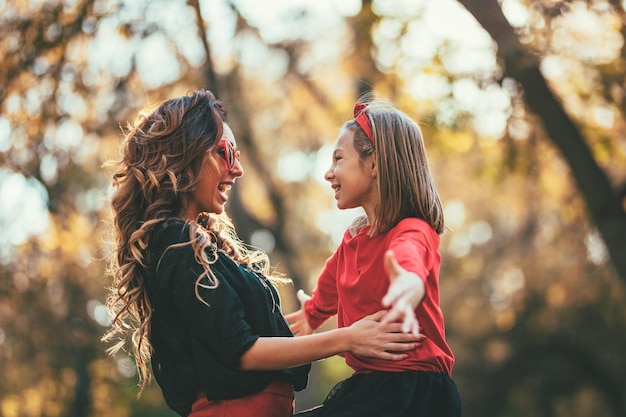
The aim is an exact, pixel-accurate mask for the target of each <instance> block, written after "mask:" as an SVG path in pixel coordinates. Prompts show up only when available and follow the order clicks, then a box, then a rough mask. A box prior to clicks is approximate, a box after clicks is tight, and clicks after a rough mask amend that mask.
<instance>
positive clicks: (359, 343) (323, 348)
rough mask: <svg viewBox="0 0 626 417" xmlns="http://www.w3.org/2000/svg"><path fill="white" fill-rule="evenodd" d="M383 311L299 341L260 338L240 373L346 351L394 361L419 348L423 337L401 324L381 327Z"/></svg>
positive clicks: (299, 363)
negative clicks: (349, 324)
mask: <svg viewBox="0 0 626 417" xmlns="http://www.w3.org/2000/svg"><path fill="white" fill-rule="evenodd" d="M384 315H385V311H379V312H378V313H375V314H372V315H370V316H367V317H364V318H363V319H361V320H359V321H357V322H355V323H354V324H352V325H351V326H350V327H344V328H340V329H335V330H329V331H326V332H322V333H317V334H312V335H307V336H300V337H260V338H259V339H258V340H257V341H256V342H255V343H254V344H253V345H252V347H251V348H250V349H248V350H247V351H246V353H244V354H243V356H242V357H241V364H240V368H241V369H244V370H272V369H284V368H291V367H294V366H299V365H303V364H306V363H309V362H313V361H317V360H319V359H324V358H327V357H329V356H333V355H336V354H340V353H343V352H347V351H350V352H352V353H354V354H355V355H359V356H363V357H374V358H379V359H387V360H392V361H398V360H402V359H405V358H406V357H407V355H406V354H405V353H402V352H406V351H409V350H413V349H415V348H417V347H418V346H419V345H420V344H421V340H423V336H415V335H411V334H406V333H402V329H401V327H402V324H401V323H383V322H382V321H381V320H382V318H383V316H384Z"/></svg>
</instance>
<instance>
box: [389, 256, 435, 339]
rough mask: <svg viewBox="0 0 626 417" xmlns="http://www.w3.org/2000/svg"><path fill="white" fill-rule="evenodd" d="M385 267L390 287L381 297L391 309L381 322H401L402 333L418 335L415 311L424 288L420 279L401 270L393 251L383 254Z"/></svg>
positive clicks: (422, 295) (411, 273)
mask: <svg viewBox="0 0 626 417" xmlns="http://www.w3.org/2000/svg"><path fill="white" fill-rule="evenodd" d="M385 267H386V268H387V272H388V273H389V280H390V281H391V285H390V286H389V290H388V291H387V294H386V295H385V296H384V297H383V305H385V306H387V307H391V309H390V310H389V314H387V315H386V316H385V318H384V319H383V322H385V323H390V322H393V321H398V320H400V321H402V331H403V332H405V333H411V334H413V335H415V336H418V335H419V323H418V322H417V317H415V309H416V308H417V306H418V305H419V303H420V302H421V301H422V298H424V294H425V291H426V290H425V287H424V282H423V281H422V279H421V278H420V277H419V276H417V274H415V273H413V272H409V271H407V270H406V269H404V268H402V267H401V266H400V265H399V264H398V261H396V257H395V255H394V254H393V251H391V250H389V251H387V252H386V253H385Z"/></svg>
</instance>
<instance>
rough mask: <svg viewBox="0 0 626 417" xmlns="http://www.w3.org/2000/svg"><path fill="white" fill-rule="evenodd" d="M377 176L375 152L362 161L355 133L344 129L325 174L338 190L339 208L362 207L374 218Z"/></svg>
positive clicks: (336, 192) (334, 188)
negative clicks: (355, 146) (355, 147)
mask: <svg viewBox="0 0 626 417" xmlns="http://www.w3.org/2000/svg"><path fill="white" fill-rule="evenodd" d="M376 175H377V170H376V163H375V159H374V155H369V156H368V157H367V158H366V159H365V160H364V161H362V160H361V159H360V158H359V154H358V153H357V151H356V149H354V132H352V131H351V130H347V129H344V130H342V132H341V135H339V138H338V139H337V143H336V146H335V150H334V151H333V163H332V165H331V166H330V168H329V169H328V171H326V173H325V174H324V178H325V179H326V181H328V182H330V185H331V187H332V189H333V190H335V200H337V207H338V208H339V209H341V210H343V209H349V208H355V207H363V208H364V209H365V213H366V214H367V217H368V219H370V220H371V218H370V214H373V213H374V211H373V210H374V207H375V205H376V203H377V198H378V192H377V191H378V190H377V183H376Z"/></svg>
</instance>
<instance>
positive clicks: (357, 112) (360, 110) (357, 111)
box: [354, 101, 374, 143]
mask: <svg viewBox="0 0 626 417" xmlns="http://www.w3.org/2000/svg"><path fill="white" fill-rule="evenodd" d="M365 109H367V105H366V104H365V103H361V102H360V101H358V102H357V103H356V104H355V105H354V120H356V122H357V123H358V125H359V126H360V127H361V129H363V131H364V132H365V134H366V135H367V137H368V138H369V140H370V141H371V142H372V143H374V137H373V136H372V125H371V124H370V119H369V118H368V117H367V115H366V114H365Z"/></svg>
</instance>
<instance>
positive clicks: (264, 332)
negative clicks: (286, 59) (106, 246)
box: [104, 90, 419, 417]
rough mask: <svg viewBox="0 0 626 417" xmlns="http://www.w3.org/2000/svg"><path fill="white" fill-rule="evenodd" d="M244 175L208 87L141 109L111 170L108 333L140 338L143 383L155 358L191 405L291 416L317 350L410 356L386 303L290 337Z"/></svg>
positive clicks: (203, 411) (196, 412) (176, 406)
mask: <svg viewBox="0 0 626 417" xmlns="http://www.w3.org/2000/svg"><path fill="white" fill-rule="evenodd" d="M242 175H243V167H242V165H241V161H240V160H239V151H237V143H236V141H235V137H234V135H233V132H232V130H231V129H230V127H229V126H228V124H226V111H225V109H224V107H223V105H222V103H221V102H220V101H219V100H217V99H216V98H215V97H214V96H213V94H212V93H211V92H210V91H204V90H201V91H196V92H194V93H191V94H188V95H185V96H183V97H179V98H176V99H172V100H167V101H165V102H164V103H162V104H161V105H159V106H158V107H157V108H156V109H155V110H154V111H152V112H144V113H142V114H141V115H140V116H139V117H138V118H137V120H136V122H135V124H134V125H133V126H131V127H130V128H129V129H128V130H127V132H126V134H125V137H124V141H123V147H122V157H121V160H120V161H119V167H118V169H117V171H116V172H115V174H114V175H113V185H114V187H115V191H114V193H113V196H112V200H111V206H112V209H113V225H114V233H115V243H116V247H115V253H114V255H115V256H114V257H113V259H112V263H111V272H112V275H113V286H112V289H111V290H112V292H111V296H110V298H109V300H108V303H107V304H108V308H109V309H110V312H111V314H112V317H113V320H112V326H113V327H112V329H111V330H110V332H109V333H108V334H107V335H106V336H105V338H104V339H105V340H112V339H116V340H117V339H118V338H119V341H118V343H117V344H115V345H114V346H113V347H112V348H111V349H110V351H111V353H115V352H116V351H118V350H120V349H122V348H123V347H124V346H125V344H126V343H127V341H128V340H130V341H131V342H132V352H133V354H134V359H135V363H136V365H137V369H138V373H139V377H140V382H141V388H142V389H143V387H144V386H145V384H146V383H147V382H148V381H149V380H150V377H151V372H150V368H149V367H148V363H149V362H150V363H151V370H152V373H153V374H154V376H155V378H156V380H157V382H158V384H159V386H160V388H161V390H162V392H163V396H164V398H165V401H166V402H167V404H168V405H169V406H170V408H172V410H174V411H176V412H177V413H178V414H180V415H181V416H193V417H210V416H212V417H241V416H257V417H288V416H291V415H292V414H293V407H294V404H293V398H294V397H293V391H294V389H295V390H302V389H304V387H305V386H306V384H307V377H308V371H309V365H308V363H309V362H311V361H314V360H318V359H321V358H324V357H328V356H331V355H334V354H338V353H343V352H347V351H351V352H352V353H354V354H357V355H359V356H368V357H377V358H379V359H384V358H386V359H391V360H402V359H404V358H406V354H404V353H402V352H404V351H407V350H411V349H415V347H416V346H417V345H419V342H417V339H416V338H415V337H414V336H410V335H406V334H402V333H398V332H399V330H400V323H394V324H388V323H381V322H380V318H381V317H382V314H384V312H382V311H381V312H379V313H377V314H375V315H372V316H369V317H366V318H365V319H364V320H361V321H360V322H358V323H355V324H354V325H352V326H350V327H348V328H347V329H339V330H343V331H340V332H334V331H331V332H325V333H323V334H318V335H311V336H310V337H303V338H297V339H296V338H293V337H291V336H292V334H291V332H290V331H289V328H288V326H287V324H286V322H285V320H284V318H283V316H282V314H281V310H280V300H279V298H278V292H277V291H276V288H274V286H273V285H272V282H271V281H270V280H269V279H268V277H267V276H268V275H269V263H268V259H267V256H266V255H265V254H264V253H261V252H254V251H249V250H248V249H247V247H246V246H245V245H243V244H242V243H241V242H240V241H239V240H238V239H237V237H236V234H235V230H234V228H233V225H232V223H231V222H230V220H229V218H228V217H227V216H226V214H225V212H224V206H225V204H226V202H227V201H228V192H229V190H230V189H231V187H232V186H233V184H234V183H235V181H236V180H237V178H239V177H241V176H242ZM140 392H141V391H140Z"/></svg>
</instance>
